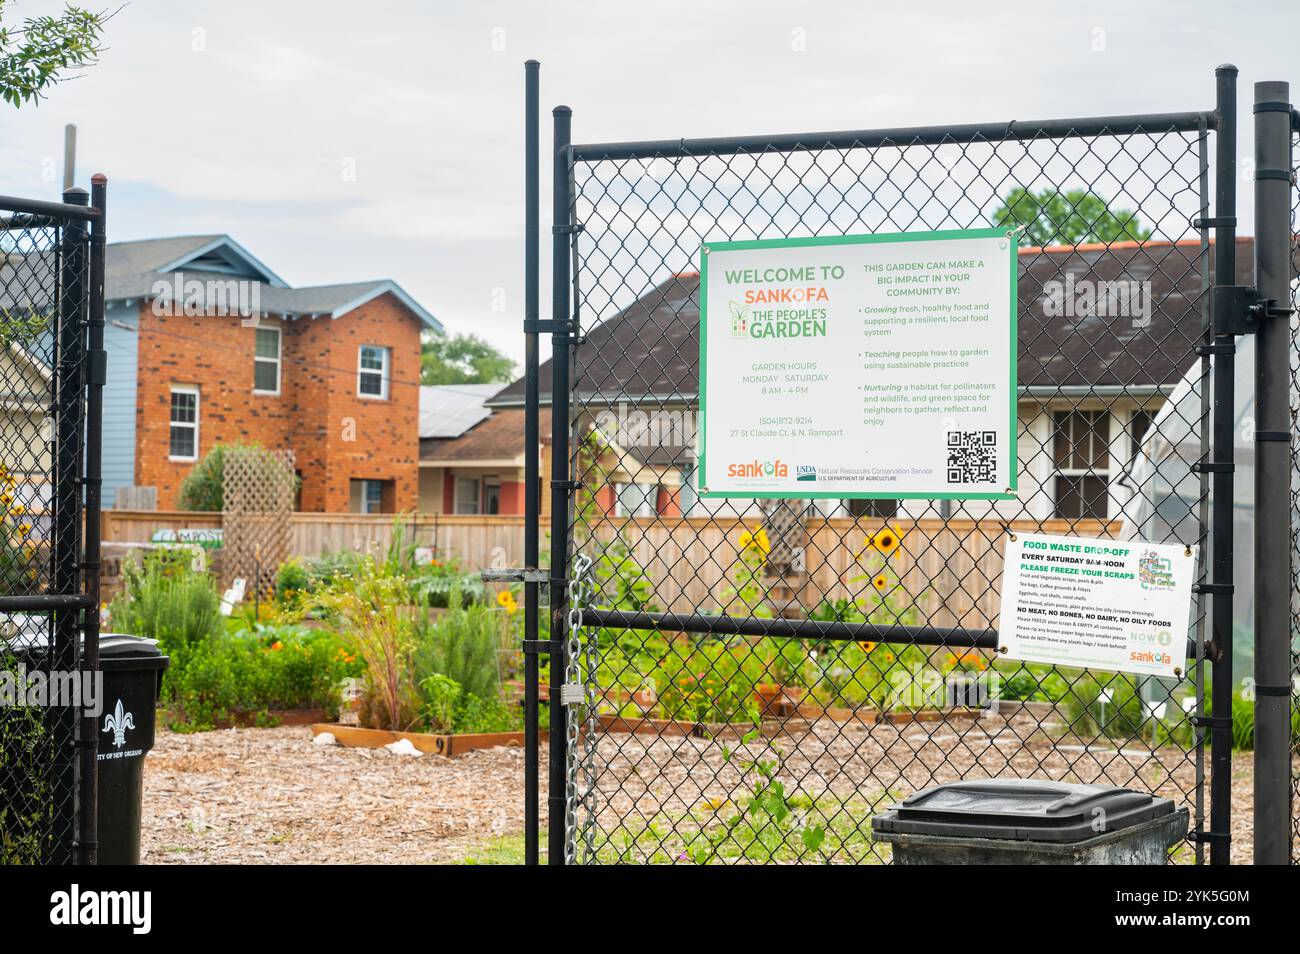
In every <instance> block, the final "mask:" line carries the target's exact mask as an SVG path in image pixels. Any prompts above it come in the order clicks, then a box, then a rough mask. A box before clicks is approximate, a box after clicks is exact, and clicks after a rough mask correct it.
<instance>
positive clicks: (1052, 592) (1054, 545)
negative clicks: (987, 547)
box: [998, 534, 1197, 677]
mask: <svg viewBox="0 0 1300 954" xmlns="http://www.w3.org/2000/svg"><path fill="white" fill-rule="evenodd" d="M1196 553H1197V551H1196V547H1185V546H1183V545H1182V544H1177V545H1171V544H1161V543H1144V542H1142V541H1137V540H1094V539H1090V538H1087V537H1056V536H1037V535H1033V534H1014V535H1012V536H1011V537H1010V538H1008V540H1007V547H1006V563H1005V565H1004V567H1003V570H1002V614H1001V619H1000V622H999V635H998V642H999V644H1000V645H1001V647H1002V648H1003V649H1004V650H1005V652H1006V655H1007V656H1009V657H1010V658H1012V659H1023V660H1026V661H1028V662H1039V663H1052V664H1054V665H1058V666H1075V667H1078V668H1081V669H1109V670H1113V671H1115V672H1131V673H1138V674H1140V675H1144V676H1170V677H1181V676H1182V674H1183V666H1184V664H1185V662H1186V655H1187V652H1186V650H1187V630H1188V623H1189V620H1190V616H1191V610H1192V582H1193V580H1194V579H1195V576H1196Z"/></svg>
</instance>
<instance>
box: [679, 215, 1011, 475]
mask: <svg viewBox="0 0 1300 954" xmlns="http://www.w3.org/2000/svg"><path fill="white" fill-rule="evenodd" d="M700 352H701V353H700V368H701V373H700V438H699V439H700V446H699V457H700V460H699V469H698V475H699V476H698V481H699V492H700V495H701V496H703V497H805V498H806V497H889V498H909V497H912V498H955V499H983V500H996V499H1004V498H1009V497H1014V496H1015V487H1016V362H1015V354H1016V243H1015V240H1014V239H1013V238H1011V237H1009V236H1008V234H1007V231H1006V230H1005V229H976V230H961V231H947V232H918V233H902V234H895V235H848V236H842V237H841V236H835V237H827V238H802V239H777V240H770V241H769V240H764V241H749V242H709V243H706V244H705V245H704V246H703V247H702V248H701V249H700Z"/></svg>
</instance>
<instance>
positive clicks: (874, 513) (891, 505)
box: [845, 497, 898, 519]
mask: <svg viewBox="0 0 1300 954" xmlns="http://www.w3.org/2000/svg"><path fill="white" fill-rule="evenodd" d="M845 503H846V504H848V509H849V516H850V517H884V518H885V519H890V518H892V517H897V516H898V501H897V500H862V499H860V498H857V497H854V498H850V499H849V500H846V501H845Z"/></svg>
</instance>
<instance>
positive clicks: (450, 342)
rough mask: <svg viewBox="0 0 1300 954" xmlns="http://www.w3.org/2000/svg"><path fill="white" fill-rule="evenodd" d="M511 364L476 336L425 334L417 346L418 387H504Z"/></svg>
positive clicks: (511, 375)
mask: <svg viewBox="0 0 1300 954" xmlns="http://www.w3.org/2000/svg"><path fill="white" fill-rule="evenodd" d="M514 376H515V363H514V361H513V360H511V359H510V358H509V357H507V356H506V355H504V354H502V353H501V352H500V351H498V350H497V349H496V348H494V347H492V346H491V345H490V344H488V343H487V342H486V341H484V340H483V339H482V338H480V337H478V335H428V336H426V337H425V338H424V340H423V341H421V343H420V383H421V384H497V383H500V384H506V383H508V382H509V381H510V380H511V379H512V378H513V377H514Z"/></svg>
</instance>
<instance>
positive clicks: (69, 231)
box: [0, 183, 103, 864]
mask: <svg viewBox="0 0 1300 954" xmlns="http://www.w3.org/2000/svg"><path fill="white" fill-rule="evenodd" d="M96 189H97V190H100V189H102V185H101V184H98V183H97V185H96ZM66 198H68V199H71V200H73V202H72V203H70V204H56V203H44V202H25V201H21V200H13V199H7V198H5V199H0V256H2V258H0V863H19V864H22V863H27V864H31V863H68V862H70V861H74V860H83V861H84V860H87V855H86V853H85V851H84V849H85V848H87V847H91V848H93V842H94V824H93V820H92V821H90V822H87V818H88V816H87V814H86V813H87V812H91V813H93V810H94V806H95V799H94V788H93V782H94V759H95V754H94V753H95V737H94V734H93V733H94V726H93V722H94V720H93V719H92V720H91V724H90V725H89V726H87V725H86V724H84V723H83V722H82V720H83V718H84V713H83V709H82V705H81V704H82V702H83V701H89V699H88V698H87V693H86V691H85V690H86V688H87V681H86V680H85V679H84V678H83V669H93V668H94V655H95V654H94V649H93V647H94V645H95V643H96V640H97V636H98V618H99V617H98V607H97V603H96V599H95V596H94V593H95V592H96V590H95V586H96V580H95V570H96V569H97V560H98V556H97V553H98V542H97V541H98V536H97V532H95V531H92V530H89V529H87V531H86V532H87V538H86V540H85V545H84V547H83V527H84V524H83V521H91V522H93V523H94V524H95V526H96V528H97V524H98V484H97V477H98V464H97V458H98V449H99V442H98V434H97V421H96V423H95V425H92V426H91V427H90V428H89V429H88V427H87V418H86V413H87V385H88V383H89V382H91V381H92V380H93V381H95V382H97V383H102V371H103V365H102V362H98V361H95V360H90V361H88V359H87V354H88V351H90V352H91V353H92V354H102V352H101V351H99V348H98V346H97V344H96V343H95V342H92V341H91V339H90V338H89V337H88V335H89V334H90V328H91V326H92V323H93V322H95V321H98V322H99V325H98V327H99V329H100V330H101V332H102V321H103V308H102V291H103V289H102V280H103V269H102V233H99V234H96V235H92V231H91V230H92V228H93V229H95V230H96V232H97V233H98V232H99V230H100V229H102V217H101V216H100V215H99V210H98V209H92V208H87V207H85V201H86V193H85V192H80V191H77V192H73V193H71V194H69V195H68V196H67V197H66ZM78 199H80V204H77V203H76V200H78ZM99 204H100V206H101V207H102V202H101V203H99ZM96 261H97V262H98V268H93V267H92V262H96ZM96 295H98V296H99V297H98V302H99V303H98V305H94V304H92V303H93V302H94V301H95V299H96ZM88 345H89V346H90V347H88ZM88 438H91V440H90V441H89V443H88V440H87V439H88ZM88 447H91V448H93V467H92V459H91V455H88V454H87V453H86V451H87V448H88ZM88 476H93V477H94V478H95V481H94V482H92V481H90V480H88V479H87V477H88ZM92 488H93V492H92ZM83 494H89V495H90V496H89V498H88V499H87V501H86V503H87V506H85V507H83ZM83 633H85V635H86V639H85V641H84V642H85V643H86V645H87V652H86V653H85V654H83V653H82V644H83V640H82V639H81V635H82V634H83ZM87 657H90V658H89V659H87ZM79 738H80V739H81V740H82V742H81V744H79V743H78V739H79ZM78 805H80V806H81V808H82V814H81V816H80V818H79V817H78V814H77V807H78ZM89 817H90V818H92V819H93V814H91V815H90V816H89ZM79 845H80V846H81V848H82V849H83V850H82V851H78V846H79ZM91 854H92V855H93V850H92V852H91Z"/></svg>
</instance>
